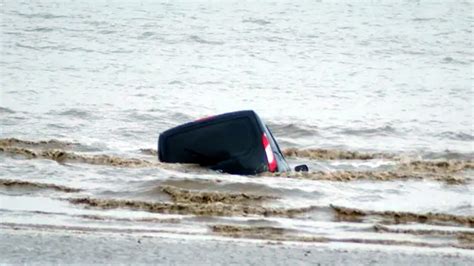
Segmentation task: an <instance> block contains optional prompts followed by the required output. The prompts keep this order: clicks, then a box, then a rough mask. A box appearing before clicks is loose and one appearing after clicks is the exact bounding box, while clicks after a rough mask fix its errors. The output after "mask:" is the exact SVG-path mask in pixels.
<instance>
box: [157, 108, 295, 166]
mask: <svg viewBox="0 0 474 266" xmlns="http://www.w3.org/2000/svg"><path fill="white" fill-rule="evenodd" d="M158 158H159V159H160V161H162V162H167V163H192V164H199V165H201V166H206V167H209V168H211V169H214V170H219V171H222V172H225V173H230V174H240V175H254V174H258V173H262V172H267V171H269V172H285V171H290V167H289V166H288V163H287V162H286V160H285V158H284V157H283V154H282V153H281V151H280V148H279V147H278V144H277V142H276V141H275V139H274V137H273V135H272V132H271V131H270V129H269V128H268V127H267V126H266V125H265V124H264V123H263V122H262V120H261V119H260V118H259V117H258V115H257V114H256V113H255V112H254V111H251V110H247V111H238V112H232V113H226V114H221V115H217V116H211V117H206V118H203V119H199V120H197V121H194V122H190V123H186V124H183V125H180V126H177V127H175V128H171V129H169V130H166V131H165V132H163V133H161V134H160V136H159V139H158Z"/></svg>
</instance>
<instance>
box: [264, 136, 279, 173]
mask: <svg viewBox="0 0 474 266" xmlns="http://www.w3.org/2000/svg"><path fill="white" fill-rule="evenodd" d="M262 143H263V148H264V149H265V154H266V155H267V161H268V171H270V172H275V171H276V170H277V162H276V160H275V156H273V151H272V147H271V146H270V142H269V141H268V138H267V134H265V133H263V135H262Z"/></svg>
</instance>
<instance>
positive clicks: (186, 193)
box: [0, 139, 474, 249]
mask: <svg viewBox="0 0 474 266" xmlns="http://www.w3.org/2000/svg"><path fill="white" fill-rule="evenodd" d="M84 146H86V145H83V144H80V143H70V142H63V141H59V140H40V141H30V140H20V139H0V158H1V159H2V161H3V163H4V164H9V165H16V164H22V165H29V166H31V167H32V168H31V170H29V171H28V170H26V172H25V173H24V174H23V175H19V176H18V175H17V176H16V177H15V178H1V179H0V190H2V194H1V197H2V206H1V210H2V212H3V214H4V217H5V221H4V222H5V223H8V224H10V225H12V226H13V225H17V226H21V225H22V224H24V223H25V222H26V221H27V220H25V219H24V217H31V218H30V219H33V220H37V219H38V220H41V221H42V222H41V225H38V226H39V227H38V226H36V227H35V228H48V226H50V227H51V228H53V229H54V228H56V227H54V226H57V224H58V222H59V224H62V225H61V226H62V227H63V228H65V229H64V230H67V228H69V227H70V228H82V227H83V226H84V223H87V226H88V227H90V230H99V231H100V230H103V231H104V232H106V231H107V230H109V229H108V228H109V227H110V226H113V227H114V228H117V227H118V228H122V229H120V230H125V231H127V230H128V232H134V230H135V229H132V228H135V227H137V226H139V227H140V228H145V229H140V230H150V232H174V233H179V234H186V233H189V234H193V235H196V234H197V235H216V236H225V237H232V238H251V239H264V240H272V241H292V242H318V243H328V242H334V243H336V242H337V243H346V244H350V243H362V244H378V245H396V246H413V247H415V246H423V247H430V248H438V247H451V248H459V249H472V234H473V233H474V231H473V230H474V229H473V228H474V216H473V215H472V205H469V200H470V199H469V196H467V194H464V193H469V192H468V191H470V189H471V186H472V179H471V174H470V172H469V171H470V170H471V169H472V161H470V160H461V159H457V160H453V159H446V160H442V159H436V160H420V159H419V158H412V159H410V157H409V156H407V155H406V154H403V155H397V154H390V155H385V154H369V153H366V152H365V153H359V152H351V151H343V150H332V151H329V150H324V151H320V150H318V151H316V154H323V155H321V156H320V155H315V153H314V152H315V151H314V150H313V151H311V152H308V151H307V150H301V151H300V150H299V149H297V148H292V149H287V150H285V154H287V156H288V159H289V160H290V162H291V161H292V160H298V159H301V160H309V162H311V163H313V164H315V165H323V167H321V169H320V170H317V169H316V170H313V171H311V172H309V173H274V174H270V173H263V174H261V175H258V176H248V177H246V176H234V175H227V174H221V173H216V172H213V171H210V170H207V169H202V168H200V167H199V166H195V165H179V164H178V165H173V164H163V163H160V162H158V161H157V159H156V150H154V149H143V148H142V149H140V148H137V149H135V151H137V153H135V154H129V155H128V156H124V155H121V154H107V153H106V152H96V151H86V150H84V149H83V148H82V147H84ZM288 150H289V151H291V153H290V152H289V151H288ZM328 154H331V155H330V156H329V155H328ZM298 156H301V157H298ZM400 158H403V159H400ZM338 163H339V164H341V165H342V166H340V165H338ZM89 165H90V166H89ZM381 165H382V166H381ZM361 168H362V169H363V170H361ZM364 168H365V169H364ZM38 169H42V170H38ZM38 171H40V172H41V176H40V177H38V175H37V174H38ZM111 173H114V174H113V175H112V176H117V177H118V178H119V179H116V180H114V179H113V178H112V176H111V175H110V174H111ZM81 176H84V177H88V178H81ZM122 176H123V177H122ZM423 187H428V188H430V191H427V192H426V193H427V194H426V196H428V195H429V194H431V193H435V194H436V193H438V194H439V196H440V197H441V198H446V197H452V196H454V195H461V197H458V198H456V200H457V201H453V203H452V205H451V206H452V207H443V208H441V207H440V206H439V205H436V203H432V202H430V204H429V205H430V206H432V207H431V208H426V206H424V204H423V203H426V202H427V201H424V202H422V203H421V204H419V205H417V206H410V208H409V209H407V208H406V207H407V205H405V204H403V201H404V198H405V197H406V196H407V195H408V197H413V196H415V195H416V194H417V193H419V189H422V188H423ZM462 195H465V196H462ZM451 200H452V199H451ZM384 202H386V203H384ZM439 202H440V203H441V201H439ZM377 203H378V204H377ZM397 204H398V205H399V206H397ZM361 205H362V206H363V207H361ZM25 206H27V207H25ZM448 206H449V205H448ZM30 219H28V220H30ZM28 224H29V225H26V224H25V226H30V227H31V226H33V225H34V224H33V225H32V224H31V223H28ZM88 230H89V229H88ZM110 230H112V229H110ZM113 230H118V229H113ZM137 232H139V231H137ZM328 232H331V233H328ZM433 237H434V238H433Z"/></svg>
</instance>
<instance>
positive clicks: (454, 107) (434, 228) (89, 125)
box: [0, 1, 474, 252]
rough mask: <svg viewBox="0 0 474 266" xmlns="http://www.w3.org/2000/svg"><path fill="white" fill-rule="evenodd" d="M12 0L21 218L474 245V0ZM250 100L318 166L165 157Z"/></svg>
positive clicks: (102, 227) (12, 182)
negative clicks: (231, 169)
mask: <svg viewBox="0 0 474 266" xmlns="http://www.w3.org/2000/svg"><path fill="white" fill-rule="evenodd" d="M1 5H2V8H0V12H1V35H0V39H1V45H2V46H1V57H0V70H1V78H0V82H1V95H0V96H1V98H0V125H1V132H0V134H1V135H0V136H1V140H0V215H1V217H2V218H1V222H0V226H1V227H2V228H17V229H18V228H30V229H31V228H33V229H38V230H56V229H57V230H66V231H68V230H70V231H71V232H73V231H74V232H75V231H78V230H83V231H93V232H95V231H99V232H101V231H103V232H128V233H140V234H150V235H152V234H159V233H171V234H176V235H180V236H183V235H193V236H206V237H209V236H211V237H217V238H219V237H225V238H250V239H264V240H270V241H295V242H299V241H301V242H317V243H321V242H324V243H346V244H350V243H359V244H361V245H364V244H376V245H394V246H408V247H419V246H423V247H428V248H439V247H443V248H448V249H452V250H455V251H465V250H468V251H469V252H472V249H473V248H474V244H473V239H474V229H473V226H474V210H473V204H474V203H473V196H472V195H473V181H472V177H473V168H474V162H473V153H474V146H473V145H474V130H473V124H472V123H473V121H474V120H473V118H474V117H473V116H474V114H473V110H474V109H473V108H474V106H473V102H474V95H473V90H472V84H473V83H472V82H473V75H472V64H473V60H474V57H473V56H474V51H473V48H472V47H473V46H472V23H473V16H472V10H473V4H472V2H469V1H466V2H463V1H457V2H453V3H451V2H449V1H440V2H424V1H393V2H391V1H390V2H389V1H384V2H367V3H362V2H360V3H359V2H353V1H348V2H342V1H337V3H334V2H326V1H259V2H258V3H253V2H252V3H250V2H244V1H219V2H207V1H191V2H179V1H161V2H159V1H149V2H134V1H130V3H123V2H119V3H111V2H108V1H107V2H105V1H103V2H102V1H99V2H97V1H80V2H70V3H65V2H63V1H47V2H34V3H32V2H29V1H28V2H26V1H3V2H2V4H1ZM242 109H253V110H255V111H256V112H257V113H258V114H259V115H260V116H261V118H262V119H263V120H264V121H265V122H266V123H267V125H268V126H269V127H270V128H271V130H272V131H273V134H274V135H275V138H276V139H277V141H278V142H279V144H280V146H281V148H282V150H283V152H284V153H285V155H286V156H287V158H288V161H289V163H290V164H291V165H293V166H294V165H296V164H301V163H306V164H308V165H309V166H310V171H311V172H310V173H307V174H302V173H298V174H296V173H288V174H280V175H278V174H262V175H259V176H250V177H247V176H238V175H228V174H221V173H217V172H213V171H210V170H206V169H202V168H199V167H197V166H193V165H191V166H190V165H179V164H176V165H175V164H164V163H160V162H158V161H157V156H156V144H157V138H158V134H159V132H162V131H164V130H166V129H168V128H170V127H173V126H176V125H179V124H181V123H184V122H188V121H192V120H195V119H198V118H201V117H205V116H208V115H215V114H219V113H223V112H228V111H236V110H242Z"/></svg>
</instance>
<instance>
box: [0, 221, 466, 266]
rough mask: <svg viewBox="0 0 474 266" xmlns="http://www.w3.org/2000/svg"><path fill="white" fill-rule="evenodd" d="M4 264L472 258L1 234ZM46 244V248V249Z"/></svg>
mask: <svg viewBox="0 0 474 266" xmlns="http://www.w3.org/2000/svg"><path fill="white" fill-rule="evenodd" d="M0 240H1V241H0V250H2V253H3V255H2V256H1V258H0V263H26V262H35V263H38V264H53V263H65V262H67V263H79V264H90V263H106V264H115V263H120V264H129V263H131V264H157V263H159V264H167V265H175V264H179V265H224V264H226V265H229V264H238V265H327V264H331V265H373V264H378V265H470V264H472V263H473V262H474V254H473V253H472V252H465V251H462V250H461V251H459V250H454V251H453V249H451V248H438V249H427V248H423V247H418V248H409V249H408V248H403V247H385V248H383V249H381V248H380V247H378V246H376V245H359V244H344V243H342V244H324V243H322V244H321V243H316V244H315V243H311V244H301V243H298V244H294V243H291V242H279V241H260V240H231V239H226V238H222V239H211V238H188V237H179V236H176V235H166V234H163V235H156V234H155V235H147V234H128V233H97V232H93V233H90V232H81V231H74V232H72V231H61V230H46V231H44V230H41V231H39V230H35V229H25V228H16V229H15V228H2V230H1V233H0ZM46 243H47V245H45V244H46Z"/></svg>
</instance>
